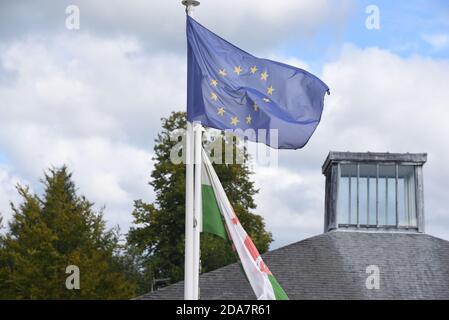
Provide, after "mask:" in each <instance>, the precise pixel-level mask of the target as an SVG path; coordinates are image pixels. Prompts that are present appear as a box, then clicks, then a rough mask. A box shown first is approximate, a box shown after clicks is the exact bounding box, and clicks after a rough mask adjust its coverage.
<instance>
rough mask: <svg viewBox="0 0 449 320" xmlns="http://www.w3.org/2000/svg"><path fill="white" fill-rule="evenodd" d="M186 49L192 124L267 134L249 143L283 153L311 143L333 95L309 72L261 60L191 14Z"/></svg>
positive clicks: (188, 94) (188, 109)
mask: <svg viewBox="0 0 449 320" xmlns="http://www.w3.org/2000/svg"><path fill="white" fill-rule="evenodd" d="M187 45H188V83H187V119H188V121H192V122H193V121H199V122H201V123H202V124H203V125H204V126H207V127H212V128H216V129H220V130H226V129H242V130H246V129H254V130H256V132H265V136H263V137H262V138H261V137H260V135H259V136H256V137H253V139H251V138H250V139H251V140H255V141H262V142H264V143H266V144H267V145H270V146H272V147H277V148H279V149H298V148H302V147H303V146H304V145H305V144H306V143H307V141H308V140H309V139H310V137H311V136H312V134H313V132H314V131H315V129H316V127H317V126H318V123H319V122H320V119H321V114H322V111H323V104H324V95H325V94H326V92H329V88H328V86H327V85H326V84H325V83H324V82H323V81H321V80H320V79H318V78H317V77H316V76H314V75H312V74H310V73H309V72H307V71H305V70H302V69H299V68H296V67H293V66H289V65H286V64H283V63H279V62H276V61H271V60H268V59H260V58H257V57H255V56H253V55H251V54H249V53H247V52H245V51H243V50H241V49H239V48H237V47H236V46H234V45H233V44H231V43H229V42H227V41H226V40H224V39H222V38H220V37H219V36H218V35H216V34H214V33H213V32H211V31H209V30H208V29H206V28H205V27H203V26H202V25H201V24H199V23H198V22H196V21H195V20H194V19H193V18H191V17H190V16H187ZM259 129H265V131H263V130H262V131H260V130H259ZM270 129H277V134H278V141H272V140H273V139H271V140H270V134H269V130H270Z"/></svg>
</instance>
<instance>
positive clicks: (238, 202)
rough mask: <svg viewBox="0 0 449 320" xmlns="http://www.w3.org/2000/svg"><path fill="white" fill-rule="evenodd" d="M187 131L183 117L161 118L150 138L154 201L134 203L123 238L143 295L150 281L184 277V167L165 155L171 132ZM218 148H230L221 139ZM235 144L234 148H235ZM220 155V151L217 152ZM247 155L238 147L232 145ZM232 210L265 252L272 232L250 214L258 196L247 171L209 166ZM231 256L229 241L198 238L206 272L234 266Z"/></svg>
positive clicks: (239, 167) (242, 167) (177, 114)
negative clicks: (135, 263) (135, 260)
mask: <svg viewBox="0 0 449 320" xmlns="http://www.w3.org/2000/svg"><path fill="white" fill-rule="evenodd" d="M185 127H186V118H185V113H183V112H174V113H172V114H171V115H170V116H169V117H168V118H163V119H162V128H163V130H162V132H161V133H159V134H158V136H157V139H156V140H155V147H154V158H153V160H154V161H155V166H154V170H153V171H152V173H151V181H150V185H151V186H152V187H153V189H154V191H155V194H156V199H155V201H154V203H146V202H144V201H143V200H137V201H135V205H134V212H133V216H134V226H133V227H132V228H131V229H130V232H129V234H128V237H127V238H128V244H129V246H130V247H131V248H132V251H133V253H134V254H135V255H137V256H138V261H139V265H140V270H141V272H143V274H145V276H144V278H145V279H146V281H147V282H146V284H145V285H144V288H141V289H142V290H144V291H145V290H146V291H148V290H149V288H150V282H151V280H152V279H158V278H169V279H170V282H171V283H173V282H176V281H179V280H182V279H183V271H184V232H185V225H184V222H185V165H183V164H175V163H173V162H172V161H171V160H170V153H171V151H172V149H173V147H174V146H175V145H176V144H177V141H172V140H173V139H171V137H172V134H173V133H174V132H176V131H177V130H179V129H182V128H185ZM223 144H233V145H234V146H236V142H235V141H234V140H233V139H231V140H230V139H224V140H223ZM237 145H238V144H237ZM222 150H223V152H224V150H225V147H224V146H223V148H222ZM235 150H236V151H235V152H240V153H242V154H243V156H244V157H245V158H247V157H248V155H247V154H246V152H245V150H244V149H243V148H242V147H236V148H235ZM214 168H215V170H216V172H217V174H218V176H219V178H220V181H221V183H222V185H223V187H224V189H225V191H226V194H227V196H228V197H229V200H230V202H231V204H232V205H233V208H234V211H235V213H236V214H237V216H238V217H239V220H240V221H241V223H242V225H243V227H244V228H245V230H246V231H247V232H248V234H249V235H250V236H251V237H252V239H253V241H254V243H255V245H256V246H257V248H258V249H259V250H260V251H261V252H265V251H266V250H268V247H269V244H270V243H271V241H272V237H271V234H270V233H269V232H267V231H266V230H265V225H264V222H263V218H262V217H261V216H259V215H256V214H254V213H252V212H251V211H252V210H254V209H255V208H256V204H255V203H254V200H253V197H254V195H255V194H256V193H257V190H256V189H255V188H254V184H253V182H252V181H251V180H250V175H251V172H250V170H249V168H248V167H247V166H246V165H240V164H220V165H214ZM235 261H236V256H235V254H234V253H233V251H232V250H231V248H230V245H229V243H227V242H225V241H224V240H223V239H220V238H218V237H215V236H213V235H210V234H201V266H202V272H207V271H211V270H214V269H216V268H219V267H221V266H224V265H227V264H229V263H232V262H235Z"/></svg>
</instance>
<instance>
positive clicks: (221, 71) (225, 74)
mask: <svg viewBox="0 0 449 320" xmlns="http://www.w3.org/2000/svg"><path fill="white" fill-rule="evenodd" d="M218 74H219V75H220V76H223V77H226V76H227V75H228V74H227V73H226V70H225V69H221V70H220V71H218Z"/></svg>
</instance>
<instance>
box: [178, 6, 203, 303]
mask: <svg viewBox="0 0 449 320" xmlns="http://www.w3.org/2000/svg"><path fill="white" fill-rule="evenodd" d="M182 4H183V5H185V6H186V13H187V14H188V15H190V16H192V11H193V8H194V7H196V6H198V5H199V4H200V3H199V1H196V0H184V1H182ZM185 155H186V201H185V206H186V220H185V233H186V234H185V260H184V299H185V300H194V299H197V295H196V296H195V289H194V286H195V284H194V267H195V263H194V256H195V255H194V234H195V232H194V210H193V209H194V208H193V205H194V194H193V193H194V172H193V169H194V168H193V163H194V134H193V127H192V124H191V123H190V122H189V121H187V131H186V150H185ZM196 291H197V290H196Z"/></svg>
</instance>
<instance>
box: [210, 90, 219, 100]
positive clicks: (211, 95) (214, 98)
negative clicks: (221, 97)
mask: <svg viewBox="0 0 449 320" xmlns="http://www.w3.org/2000/svg"><path fill="white" fill-rule="evenodd" d="M210 98H211V99H212V100H214V101H217V99H218V97H217V94H216V93H215V92H212V93H211V94H210Z"/></svg>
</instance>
